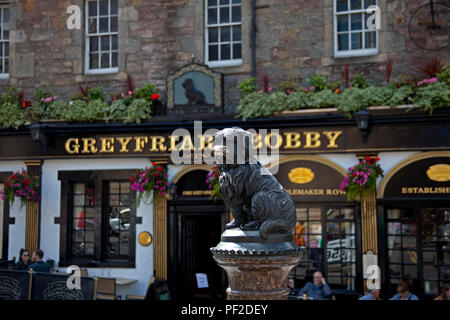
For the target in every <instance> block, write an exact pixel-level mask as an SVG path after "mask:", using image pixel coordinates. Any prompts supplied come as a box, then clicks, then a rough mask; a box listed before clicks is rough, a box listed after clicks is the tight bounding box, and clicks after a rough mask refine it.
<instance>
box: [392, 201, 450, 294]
mask: <svg viewBox="0 0 450 320" xmlns="http://www.w3.org/2000/svg"><path fill="white" fill-rule="evenodd" d="M449 240H450V208H413V207H409V208H408V207H406V208H388V209H387V258H388V267H389V273H388V274H389V283H390V284H391V286H392V288H394V287H395V285H396V284H397V283H399V282H400V281H401V279H405V278H407V279H411V280H414V282H415V285H416V287H415V288H414V289H415V290H416V291H418V292H423V293H424V294H426V295H434V296H435V295H437V293H438V292H439V288H441V286H442V285H443V284H444V283H445V282H448V281H449V280H450V246H449Z"/></svg>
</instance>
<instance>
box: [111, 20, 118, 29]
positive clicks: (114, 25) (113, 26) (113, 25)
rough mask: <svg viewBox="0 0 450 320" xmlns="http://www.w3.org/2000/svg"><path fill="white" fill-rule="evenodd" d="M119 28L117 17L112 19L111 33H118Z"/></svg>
mask: <svg viewBox="0 0 450 320" xmlns="http://www.w3.org/2000/svg"><path fill="white" fill-rule="evenodd" d="M117 26H118V20H117V17H112V18H111V32H117V30H118V29H117V28H118V27H117Z"/></svg>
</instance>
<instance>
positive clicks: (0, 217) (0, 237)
mask: <svg viewBox="0 0 450 320" xmlns="http://www.w3.org/2000/svg"><path fill="white" fill-rule="evenodd" d="M0 190H3V183H0ZM3 207H4V201H3V200H2V198H1V197H0V259H2V258H3V214H4V213H3V211H4V208H3Z"/></svg>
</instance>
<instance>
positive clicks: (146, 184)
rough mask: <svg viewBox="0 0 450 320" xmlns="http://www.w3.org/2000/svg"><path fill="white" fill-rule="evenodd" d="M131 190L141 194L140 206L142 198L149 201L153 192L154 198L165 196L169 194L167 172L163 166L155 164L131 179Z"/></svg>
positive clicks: (139, 198) (138, 200)
mask: <svg viewBox="0 0 450 320" xmlns="http://www.w3.org/2000/svg"><path fill="white" fill-rule="evenodd" d="M130 183H131V190H133V191H137V192H139V195H138V198H137V202H138V206H139V205H140V203H141V200H142V198H144V199H149V198H150V195H151V193H152V191H153V198H154V197H155V196H156V195H157V194H159V195H160V196H165V195H166V193H167V185H168V182H167V172H166V170H165V169H164V167H163V166H158V165H157V163H156V162H153V166H152V167H150V168H148V167H145V169H144V170H139V171H138V173H137V174H135V175H133V176H131V178H130Z"/></svg>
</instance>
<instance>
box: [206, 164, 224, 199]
mask: <svg viewBox="0 0 450 320" xmlns="http://www.w3.org/2000/svg"><path fill="white" fill-rule="evenodd" d="M220 174H221V171H220V170H219V168H218V167H217V165H215V166H213V167H212V170H211V171H210V172H208V174H207V175H206V180H205V182H206V183H207V184H208V189H209V190H212V194H211V195H210V196H209V198H210V199H214V200H217V199H222V194H221V193H220V191H219V176H220Z"/></svg>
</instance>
